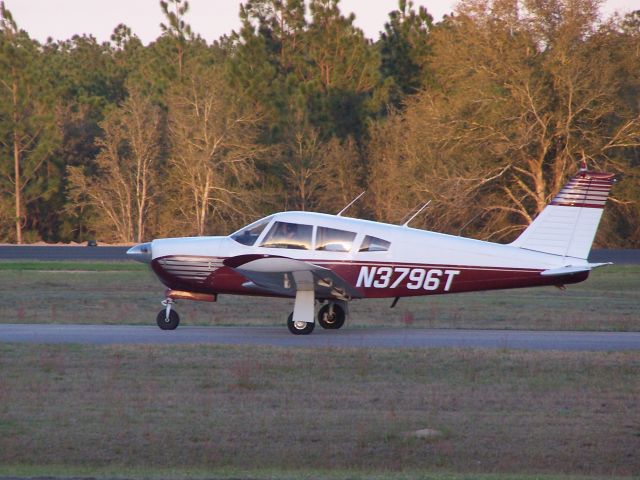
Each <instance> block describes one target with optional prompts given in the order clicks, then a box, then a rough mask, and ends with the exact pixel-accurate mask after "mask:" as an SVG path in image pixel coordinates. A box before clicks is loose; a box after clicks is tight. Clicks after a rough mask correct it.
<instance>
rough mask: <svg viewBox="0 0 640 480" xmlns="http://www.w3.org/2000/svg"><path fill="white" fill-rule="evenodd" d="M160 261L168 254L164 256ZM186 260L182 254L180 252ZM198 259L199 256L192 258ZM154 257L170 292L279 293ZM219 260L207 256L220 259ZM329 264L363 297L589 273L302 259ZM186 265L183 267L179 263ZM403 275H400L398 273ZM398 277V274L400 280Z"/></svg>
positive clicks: (573, 279) (219, 271)
mask: <svg viewBox="0 0 640 480" xmlns="http://www.w3.org/2000/svg"><path fill="white" fill-rule="evenodd" d="M164 258H165V259H166V258H167V257H164ZM180 258H181V259H185V256H181V257H180ZM194 258H197V259H198V261H201V260H202V258H203V257H194ZM158 260H161V259H154V260H153V261H152V262H151V268H152V269H153V271H154V272H155V274H156V275H157V276H158V278H159V279H160V281H162V283H163V284H165V285H166V286H167V287H169V288H171V289H174V290H185V291H191V292H197V293H217V294H233V295H259V296H280V295H275V294H273V293H269V292H264V291H262V292H261V291H260V290H259V289H256V288H247V287H245V286H243V284H246V283H247V282H250V280H249V279H247V278H246V277H244V276H243V275H241V274H239V273H238V272H236V271H235V270H234V269H232V268H229V267H225V266H223V267H218V268H215V269H213V270H212V271H211V272H210V273H209V275H208V276H206V277H205V278H202V277H201V276H200V275H201V274H200V271H198V273H196V274H195V275H196V276H194V277H193V278H189V277H188V273H185V272H184V269H183V270H180V275H176V274H175V273H172V272H169V271H167V270H166V269H165V268H163V266H162V265H161V264H160V263H159V261H158ZM221 260H223V259H221V258H212V262H214V263H215V262H218V263H219V262H220V261H221ZM302 261H306V262H309V263H312V264H315V265H319V266H322V267H324V268H328V269H330V270H332V271H333V272H334V273H336V274H337V275H338V276H340V277H341V278H342V279H344V280H345V281H346V282H348V283H350V284H351V285H354V286H356V288H357V289H359V290H360V291H361V292H362V296H363V298H389V297H405V296H424V295H439V294H447V293H462V292H472V291H481V290H498V289H511V288H523V287H536V286H544V285H561V284H570V283H578V282H582V281H584V280H586V279H587V277H588V276H589V273H588V272H579V273H575V274H570V275H562V276H542V275H540V272H541V271H542V270H539V269H519V268H504V267H481V266H470V265H438V264H418V263H400V262H375V261H353V260H341V261H330V260H323V261H314V260H311V259H307V260H302ZM184 268H186V267H184ZM403 275H404V277H403ZM401 277H402V278H401Z"/></svg>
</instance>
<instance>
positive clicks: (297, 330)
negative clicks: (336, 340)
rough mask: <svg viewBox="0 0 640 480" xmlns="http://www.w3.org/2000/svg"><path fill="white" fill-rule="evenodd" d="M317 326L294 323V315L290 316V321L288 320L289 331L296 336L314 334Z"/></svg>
mask: <svg viewBox="0 0 640 480" xmlns="http://www.w3.org/2000/svg"><path fill="white" fill-rule="evenodd" d="M315 326H316V324H315V323H310V322H294V321H293V313H291V314H290V315H289V319H288V320H287V327H289V331H290V332H291V333H293V334H294V335H309V334H310V333H311V332H313V329H314V328H315Z"/></svg>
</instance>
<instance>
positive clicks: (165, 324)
mask: <svg viewBox="0 0 640 480" xmlns="http://www.w3.org/2000/svg"><path fill="white" fill-rule="evenodd" d="M162 305H164V307H165V308H163V309H162V310H160V311H159V312H158V316H157V317H156V323H157V324H158V327H160V328H161V329H162V330H175V329H176V328H178V325H180V315H178V312H176V311H175V310H172V309H171V306H172V305H173V300H172V299H170V298H167V299H166V300H163V302H162Z"/></svg>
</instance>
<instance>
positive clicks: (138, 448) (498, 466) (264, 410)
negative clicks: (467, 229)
mask: <svg viewBox="0 0 640 480" xmlns="http://www.w3.org/2000/svg"><path fill="white" fill-rule="evenodd" d="M0 379H1V382H0V465H2V467H0V475H1V474H2V473H3V471H4V472H10V471H20V469H21V468H22V469H25V468H26V467H24V466H25V465H30V466H32V467H30V469H26V471H31V472H33V471H34V470H33V468H35V467H33V465H36V466H39V468H40V469H45V470H46V466H47V465H51V466H56V467H55V468H59V469H62V471H64V468H65V467H66V468H71V469H73V468H76V469H78V468H80V469H85V470H84V471H87V470H88V471H96V470H97V471H99V470H100V469H102V468H110V469H118V468H119V469H121V471H125V472H127V471H136V470H137V471H139V470H144V469H145V468H148V469H152V470H153V469H173V470H177V471H181V470H185V471H192V470H195V471H200V472H206V471H209V472H210V473H209V476H210V477H214V478H215V477H216V475H215V472H218V471H222V472H224V471H231V472H236V471H241V470H244V471H245V472H253V473H251V474H247V475H248V477H249V478H252V477H255V478H272V477H273V476H275V477H279V476H281V475H280V474H278V475H274V474H273V473H269V472H274V471H276V472H299V473H300V476H303V475H302V474H303V473H305V472H309V471H310V472H325V474H327V475H328V474H329V473H331V472H334V473H335V472H351V473H350V474H349V473H347V474H346V476H347V478H368V475H366V472H377V473H378V474H385V473H387V474H391V473H393V472H405V475H407V476H410V474H412V473H413V474H416V472H423V473H427V472H431V473H432V474H434V475H435V474H440V473H443V474H444V473H456V474H473V473H474V472H475V473H486V474H499V473H502V474H508V475H511V474H516V475H525V474H526V475H533V474H553V475H558V474H565V475H568V474H573V475H590V476H595V477H596V478H598V477H600V478H602V477H603V476H614V477H617V476H629V475H637V474H639V473H640V453H639V452H640V414H639V412H640V397H639V395H638V392H640V353H611V354H607V353H575V352H571V353H559V352H555V353H549V352H547V353H544V354H541V353H533V352H513V351H481V350H423V351H411V350H410V351H391V350H390V351H385V350H366V349H328V350H305V349H279V348H266V347H265V348H256V347H220V346H171V347H170V346H109V347H95V346H77V345H76V346H74V345H71V346H29V345H6V344H4V345H0ZM421 429H433V430H435V431H436V434H435V436H434V437H431V438H416V437H415V436H413V435H412V433H413V432H415V431H417V430H421ZM36 471H37V470H36ZM72 471H73V470H72ZM265 472H267V473H265ZM358 472H360V474H361V475H364V477H356V474H357V473H358ZM363 472H364V473H363ZM322 476H323V475H316V476H315V478H318V477H322ZM293 477H294V478H295V477H296V475H293ZM311 477H312V478H314V476H313V475H311ZM236 478H238V477H237V476H236ZM239 478H245V477H244V476H241V477H239ZM401 478H404V477H401ZM435 478H440V477H439V476H436V477H435ZM497 478H510V477H509V476H506V477H497Z"/></svg>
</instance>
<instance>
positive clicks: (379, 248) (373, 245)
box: [358, 235, 391, 252]
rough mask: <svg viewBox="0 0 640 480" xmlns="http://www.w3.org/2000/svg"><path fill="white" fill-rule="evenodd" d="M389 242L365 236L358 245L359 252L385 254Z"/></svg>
mask: <svg viewBox="0 0 640 480" xmlns="http://www.w3.org/2000/svg"><path fill="white" fill-rule="evenodd" d="M390 245H391V242H387V241H386V240H382V239H381V238H377V237H372V236H370V235H367V236H366V237H364V240H363V241H362V245H360V249H359V250H358V251H359V252H386V251H387V250H389V246H390Z"/></svg>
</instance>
